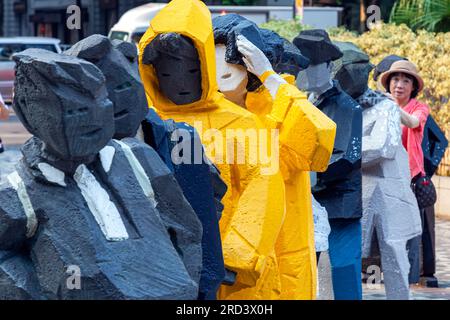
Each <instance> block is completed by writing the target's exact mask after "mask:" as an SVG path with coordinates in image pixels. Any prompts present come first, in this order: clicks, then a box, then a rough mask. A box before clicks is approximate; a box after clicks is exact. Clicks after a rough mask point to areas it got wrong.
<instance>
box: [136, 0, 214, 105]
mask: <svg viewBox="0 0 450 320" xmlns="http://www.w3.org/2000/svg"><path fill="white" fill-rule="evenodd" d="M169 32H176V33H179V34H181V35H184V36H186V37H189V38H190V39H192V41H193V42H194V45H195V47H196V48H197V51H198V55H199V59H200V64H201V75H202V92H203V93H202V97H201V98H200V100H199V101H196V102H194V103H190V104H185V105H176V104H174V103H173V102H172V101H170V100H169V99H167V98H166V97H165V96H164V95H163V94H162V93H161V92H160V90H159V84H158V78H157V77H156V72H155V69H154V68H153V66H152V65H144V64H143V63H142V58H143V55H144V50H145V48H146V47H147V45H149V44H150V43H151V42H152V40H153V39H154V38H155V37H156V36H157V35H159V34H161V33H169ZM139 72H140V74H141V78H142V81H143V83H144V87H145V91H146V93H147V97H148V98H149V105H151V104H153V106H154V107H155V108H156V109H157V110H159V111H163V112H172V111H182V110H184V111H193V110H205V109H214V108H216V107H217V105H216V102H217V100H219V99H220V98H222V95H221V94H220V93H219V92H218V87H217V83H216V62H215V51H214V35H213V30H212V20H211V13H210V12H209V10H208V7H207V6H206V5H205V4H204V3H203V2H201V1H200V0H172V1H171V2H170V3H169V4H168V5H167V6H166V7H164V8H163V9H162V10H161V11H160V12H159V13H158V14H157V15H156V16H155V17H154V18H153V19H152V21H151V22H150V27H149V28H148V29H147V31H146V32H145V34H144V36H143V37H142V39H141V41H140V42H139Z"/></svg>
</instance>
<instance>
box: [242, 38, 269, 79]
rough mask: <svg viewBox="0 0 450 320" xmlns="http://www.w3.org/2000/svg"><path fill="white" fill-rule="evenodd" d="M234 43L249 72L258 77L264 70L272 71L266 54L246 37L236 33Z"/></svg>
mask: <svg viewBox="0 0 450 320" xmlns="http://www.w3.org/2000/svg"><path fill="white" fill-rule="evenodd" d="M236 45H237V48H238V50H239V52H240V53H242V55H243V57H242V60H243V61H244V63H245V65H246V66H247V70H248V71H249V72H251V73H253V74H254V75H256V76H257V77H258V78H259V77H260V76H261V75H262V74H263V73H264V72H266V71H273V68H272V65H271V64H270V61H269V59H267V57H266V55H265V54H264V53H263V52H262V51H261V50H260V49H259V48H258V47H257V46H255V45H254V44H253V43H251V42H250V41H249V40H248V39H247V38H246V37H244V36H243V35H238V36H237V39H236Z"/></svg>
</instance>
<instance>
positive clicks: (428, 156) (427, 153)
mask: <svg viewBox="0 0 450 320" xmlns="http://www.w3.org/2000/svg"><path fill="white" fill-rule="evenodd" d="M447 147H448V141H447V138H446V137H445V134H444V133H443V132H442V130H441V129H440V128H439V126H438V124H437V123H436V121H434V119H433V117H432V116H428V119H427V122H426V123H425V128H424V131H423V140H422V150H423V157H424V165H425V172H426V174H427V176H429V177H432V176H433V175H434V173H435V172H436V169H437V168H438V166H439V164H440V163H441V161H442V158H443V157H444V154H445V149H447Z"/></svg>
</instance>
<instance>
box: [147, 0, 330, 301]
mask: <svg viewBox="0 0 450 320" xmlns="http://www.w3.org/2000/svg"><path fill="white" fill-rule="evenodd" d="M171 32H175V33H179V34H181V35H184V36H186V37H188V38H190V39H191V40H192V41H193V43H194V45H195V47H196V49H197V51H198V54H199V58H200V61H201V76H202V96H201V98H200V99H199V100H198V101H196V102H194V103H191V104H185V105H176V104H174V103H172V102H171V101H170V100H169V99H167V98H166V97H165V96H164V95H163V94H162V93H161V92H160V90H159V85H158V80H157V76H156V73H155V69H154V68H153V66H152V65H146V64H143V63H142V60H143V53H144V51H145V48H146V47H147V46H148V45H149V44H150V43H151V41H152V40H153V39H154V38H155V37H156V36H157V35H159V34H162V33H171ZM139 49H140V50H139V51H140V56H139V65H140V66H139V68H140V73H141V77H142V79H143V82H144V86H145V89H146V93H147V96H148V99H149V103H152V102H153V107H154V108H155V109H156V110H157V112H158V113H159V114H160V116H161V117H162V118H164V119H174V120H175V121H183V122H187V123H189V124H191V125H193V126H194V127H196V129H197V130H198V131H199V134H200V136H201V138H202V141H203V143H204V144H205V145H208V143H210V139H211V137H206V135H204V136H202V133H203V131H204V130H208V129H216V131H217V132H219V133H221V134H222V135H223V137H224V138H225V137H226V134H227V131H228V130H229V129H241V130H242V129H243V130H247V129H264V128H267V126H268V124H263V123H262V122H261V121H260V119H259V118H258V117H257V116H256V115H254V114H252V113H251V112H249V111H247V110H245V109H242V108H241V107H239V106H237V105H235V104H233V103H231V102H230V101H228V100H226V99H225V98H224V97H223V95H222V94H220V93H219V92H218V91H217V84H216V69H215V49H214V37H213V33H212V23H211V15H210V12H209V10H208V8H207V7H206V5H205V4H204V3H202V2H201V1H199V0H173V1H171V2H170V3H169V4H168V5H167V6H166V7H165V8H164V9H162V10H161V11H160V13H159V14H158V15H157V16H156V17H155V18H153V20H152V21H151V23H150V27H149V29H148V30H147V32H146V33H145V34H144V36H143V37H142V39H141V42H140V45H139ZM279 93H280V99H277V101H276V102H275V104H274V108H273V110H272V113H271V116H270V117H266V118H267V119H268V120H267V121H266V120H265V122H267V123H270V126H271V128H277V129H280V127H282V126H283V127H286V129H287V130H285V129H282V130H280V132H281V133H280V141H281V143H282V145H283V146H284V147H285V148H289V151H288V153H289V154H292V155H293V157H292V159H291V160H290V161H283V162H284V163H285V164H283V165H282V166H285V167H296V168H298V167H301V168H302V169H304V170H317V171H321V170H325V169H326V167H327V163H328V160H329V157H330V155H331V150H332V145H333V141H334V134H335V126H334V123H333V122H331V121H330V120H329V119H328V118H327V117H326V116H324V115H323V114H322V113H320V112H316V111H314V112H313V111H312V110H309V109H308V108H307V109H308V110H307V111H304V110H302V108H296V107H295V106H296V102H295V99H296V97H300V98H303V95H301V94H300V93H299V92H298V90H297V89H296V88H295V92H294V88H292V87H291V86H285V87H284V86H283V87H282V88H280V90H279ZM283 94H285V96H286V98H283V97H284V96H283ZM277 106H278V107H277ZM274 110H278V113H276V112H273V111H274ZM287 114H293V116H292V117H291V118H292V119H298V121H294V120H293V121H291V122H288V123H283V120H284V118H286V115H287ZM282 123H283V124H282ZM284 132H286V133H284ZM292 137H296V138H298V137H303V138H302V141H289V139H292ZM225 139H226V138H225ZM266 143H270V142H266ZM264 147H265V148H266V150H271V147H270V146H264ZM225 149H226V148H225ZM249 149H250V148H249V145H248V143H247V142H245V162H244V163H243V164H242V163H239V162H236V161H235V160H236V159H232V160H234V161H231V163H230V162H228V163H221V161H215V162H216V164H217V166H218V167H219V169H220V171H221V174H222V178H223V179H224V180H225V182H226V183H227V185H228V192H227V194H226V196H225V198H224V200H223V204H224V206H225V209H224V212H223V216H222V219H221V221H220V230H221V237H222V245H223V252H224V259H225V265H226V267H227V268H228V269H230V270H233V271H235V272H237V278H236V283H235V284H234V285H232V286H222V288H221V290H220V292H219V294H218V298H220V299H278V298H280V297H281V298H283V297H285V298H303V299H313V298H315V290H316V261H315V255H314V256H312V255H310V254H309V252H307V253H304V248H305V247H308V248H309V247H310V244H311V243H312V248H313V247H314V239H313V227H312V215H311V211H309V218H308V219H307V220H305V224H308V226H309V227H308V228H307V229H308V230H309V231H308V233H306V234H302V235H300V241H301V243H302V245H299V243H295V242H296V241H297V240H298V239H299V237H298V235H295V237H294V235H293V234H292V232H290V230H288V229H289V228H286V227H284V228H282V225H283V223H285V224H287V223H289V221H287V220H286V219H289V217H286V215H285V213H286V211H289V210H290V209H286V207H288V208H289V207H292V206H294V207H295V206H302V207H303V206H309V210H311V209H310V206H311V205H310V190H309V187H308V189H307V190H302V191H301V192H300V191H298V190H295V192H296V193H295V194H296V195H298V196H299V198H296V199H295V201H292V202H291V203H286V196H288V197H289V198H290V199H294V195H290V194H289V193H291V192H293V191H292V190H290V188H287V189H285V182H284V179H283V176H282V174H281V171H280V170H278V171H277V172H274V173H272V174H262V170H261V169H262V166H261V165H259V164H255V163H252V162H251V161H249V159H250V158H251V156H252V155H251V154H250V153H249ZM207 151H208V148H207ZM215 152H216V154H215V155H211V154H209V156H210V157H211V158H212V159H218V158H220V155H219V156H218V153H221V152H224V151H223V150H215ZM300 155H301V156H300ZM304 180H305V184H308V183H309V182H308V181H307V177H306V176H305V178H304ZM296 230H298V229H296ZM305 244H306V245H305ZM299 250H300V251H299ZM299 265H306V266H307V268H305V270H301V271H300V270H298V266H299ZM292 266H295V267H292ZM284 291H285V292H286V293H289V292H292V294H283V292H284ZM294 293H295V294H294Z"/></svg>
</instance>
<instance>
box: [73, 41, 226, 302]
mask: <svg viewBox="0 0 450 320" xmlns="http://www.w3.org/2000/svg"><path fill="white" fill-rule="evenodd" d="M65 54H68V55H74V56H77V57H79V58H83V59H86V60H88V61H90V62H92V63H94V64H95V65H97V66H98V67H99V69H100V70H101V71H102V72H103V74H104V75H105V78H106V85H107V88H108V94H109V98H110V100H111V101H112V102H113V105H114V109H115V112H114V113H115V115H119V116H118V117H117V116H116V117H115V124H116V132H115V135H114V138H116V139H121V138H123V137H127V136H134V135H135V134H136V131H137V130H138V127H139V125H140V124H141V127H140V130H139V138H140V139H141V140H143V141H144V142H145V143H146V144H148V145H150V146H151V147H152V148H153V149H154V150H155V151H156V152H157V153H158V155H159V156H160V158H161V159H162V160H163V161H164V163H165V164H166V166H167V167H168V168H169V170H170V171H171V172H172V173H173V175H174V177H175V179H176V180H177V182H178V184H179V186H180V187H181V189H182V190H183V194H184V196H185V198H186V200H187V201H188V202H189V204H190V205H191V206H192V208H193V209H194V211H195V213H196V214H197V216H198V218H199V219H200V221H201V223H202V227H203V237H202V271H201V277H200V282H199V295H198V298H199V299H201V300H204V299H208V300H211V299H215V298H216V292H217V290H218V288H219V286H220V284H221V283H222V281H223V279H224V276H225V267H224V262H223V256H222V244H221V240H220V231H219V219H220V214H221V212H222V210H223V206H222V203H221V202H220V201H221V200H222V198H223V196H224V195H225V193H226V191H227V187H226V184H225V183H224V182H223V181H222V180H221V178H220V173H219V172H218V170H217V169H216V167H215V166H214V165H213V164H212V163H209V162H205V160H204V159H206V158H204V151H203V147H202V144H201V141H200V137H199V136H198V134H197V133H196V131H195V129H194V128H193V127H191V126H189V125H187V124H185V123H176V122H174V121H171V120H167V121H164V120H162V119H161V118H160V117H159V116H158V115H157V113H156V112H155V111H154V110H153V109H149V108H148V106H147V100H146V98H145V92H144V87H143V86H142V82H141V79H140V77H139V73H138V67H137V51H136V47H135V46H134V45H133V44H130V43H127V42H122V41H118V40H114V41H112V42H111V41H110V39H108V38H107V37H104V36H101V35H93V36H90V37H88V38H86V39H83V40H81V41H80V42H78V43H76V44H75V45H74V46H72V48H71V49H70V50H68V51H66V52H65ZM126 84H128V85H126ZM117 88H119V90H118V89H117ZM145 115H146V117H145ZM124 117H127V119H126V120H127V121H123V118H124ZM144 117H145V119H144ZM143 119H144V120H143ZM141 121H142V123H141ZM125 124H126V126H125ZM130 128H131V130H130ZM177 134H180V135H181V136H182V138H183V139H189V141H184V143H189V144H190V146H191V147H192V148H191V150H192V157H191V159H189V160H188V161H186V162H184V163H178V164H175V163H174V161H173V160H172V157H171V155H172V150H173V148H174V147H175V146H176V144H177V143H178V141H172V136H173V135H177ZM194 152H197V155H196V156H195V159H194ZM136 156H137V157H138V159H139V161H144V162H145V161H146V160H145V158H141V157H140V156H141V155H140V154H137V155H136ZM195 160H197V162H195ZM149 174H151V173H149ZM155 192H156V194H158V193H164V192H165V193H170V192H171V190H164V189H161V190H158V188H157V187H155ZM161 210H162V209H161ZM169 211H170V210H169ZM166 223H167V225H168V227H169V229H170V226H171V225H172V223H171V222H170V221H167V222H166ZM187 223H188V221H187ZM187 241H188V239H187ZM177 242H178V243H179V242H180V241H179V240H178V241H177ZM184 258H185V259H186V258H188V257H184Z"/></svg>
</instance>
